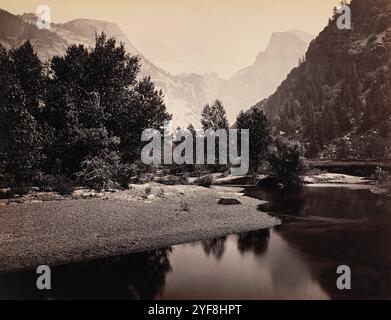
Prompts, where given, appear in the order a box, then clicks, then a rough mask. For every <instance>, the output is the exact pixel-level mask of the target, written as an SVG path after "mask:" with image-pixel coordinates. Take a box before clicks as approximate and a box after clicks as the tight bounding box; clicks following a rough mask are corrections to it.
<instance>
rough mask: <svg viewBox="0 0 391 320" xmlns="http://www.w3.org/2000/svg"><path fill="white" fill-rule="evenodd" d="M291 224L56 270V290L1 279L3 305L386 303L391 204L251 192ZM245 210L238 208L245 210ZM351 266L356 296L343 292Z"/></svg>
mask: <svg viewBox="0 0 391 320" xmlns="http://www.w3.org/2000/svg"><path fill="white" fill-rule="evenodd" d="M248 195H250V196H253V197H257V198H259V199H262V200H268V201H269V202H268V203H267V204H265V205H261V206H260V210H263V211H267V212H270V214H274V215H278V216H280V218H281V219H282V221H283V223H282V225H280V226H277V227H274V228H273V229H270V230H258V231H253V232H248V233H244V234H237V235H231V236H228V237H223V238H219V239H212V240H205V241H200V242H195V243H189V244H184V245H178V246H174V247H170V248H165V249H160V250H154V251H149V252H143V253H137V254H132V255H127V256H121V257H114V258H107V259H100V260H96V261H89V262H82V263H76V264H70V265H63V266H58V267H54V268H52V287H53V288H52V290H50V291H45V292H42V291H38V290H37V289H35V281H36V278H37V275H36V274H35V273H34V272H32V271H31V272H15V273H8V274H2V275H0V299H24V298H30V299H83V298H88V299H93V298H96V299H387V298H391V232H390V231H391V205H390V202H388V201H385V200H383V199H382V198H380V197H379V196H377V195H375V194H372V193H371V192H370V191H369V190H366V189H360V188H358V189H357V188H347V187H346V186H344V187H342V186H327V187H313V186H312V187H311V186H307V187H304V188H303V190H301V191H300V192H295V193H290V194H283V193H280V192H277V193H276V192H273V193H272V192H268V191H266V190H262V189H259V188H252V189H251V188H250V189H249V190H248ZM238 210H240V206H238ZM340 265H348V266H349V267H350V268H351V271H352V289H351V290H343V291H341V290H338V289H337V286H336V280H337V277H338V275H337V274H336V270H337V267H338V266H340Z"/></svg>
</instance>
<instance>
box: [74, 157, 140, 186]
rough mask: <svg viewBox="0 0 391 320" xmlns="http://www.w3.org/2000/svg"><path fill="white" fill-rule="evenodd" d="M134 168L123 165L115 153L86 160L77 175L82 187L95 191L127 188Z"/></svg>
mask: <svg viewBox="0 0 391 320" xmlns="http://www.w3.org/2000/svg"><path fill="white" fill-rule="evenodd" d="M134 172H135V168H134V167H133V166H131V165H128V164H123V163H122V162H121V160H120V158H119V156H118V155H117V154H116V153H115V152H111V153H108V154H106V155H103V156H98V157H94V158H91V159H86V160H84V161H83V162H82V164H81V171H80V172H79V173H78V174H77V176H78V179H79V181H80V183H82V185H84V186H86V187H88V188H90V189H94V190H96V191H98V192H99V191H101V190H108V189H112V188H117V187H122V188H128V185H129V182H130V180H131V178H132V175H133V174H134Z"/></svg>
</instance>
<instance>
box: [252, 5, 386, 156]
mask: <svg viewBox="0 0 391 320" xmlns="http://www.w3.org/2000/svg"><path fill="white" fill-rule="evenodd" d="M350 8H351V12H352V26H353V28H352V29H351V30H339V29H338V28H337V24H336V19H337V18H338V16H337V15H335V16H334V17H333V19H330V21H329V24H328V25H327V27H326V28H325V29H324V30H323V31H322V32H321V33H320V34H319V36H318V37H317V38H316V39H315V40H314V41H313V42H311V44H310V46H309V49H308V51H307V53H306V56H305V61H304V62H303V63H302V64H301V65H300V66H298V67H297V68H295V69H293V70H292V71H291V72H290V74H289V75H288V77H287V79H286V80H285V81H284V82H283V83H282V84H281V85H280V86H279V87H278V89H277V91H276V92H275V93H274V94H273V95H272V96H270V97H269V98H268V99H265V100H262V101H261V102H259V103H258V104H256V105H255V107H254V108H260V109H262V110H264V111H265V112H266V114H267V115H268V117H269V119H270V121H271V124H272V126H273V129H274V132H275V134H279V133H281V132H282V133H283V134H285V135H286V136H288V137H290V138H295V139H298V140H300V141H301V142H302V143H303V144H304V145H305V147H306V149H307V155H308V156H310V157H319V156H321V157H326V158H366V159H373V158H376V159H379V158H390V157H391V1H389V0H372V1H366V0H352V2H351V4H350Z"/></svg>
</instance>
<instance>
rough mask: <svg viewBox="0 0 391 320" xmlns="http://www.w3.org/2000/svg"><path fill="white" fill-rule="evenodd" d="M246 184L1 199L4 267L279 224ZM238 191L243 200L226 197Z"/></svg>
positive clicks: (143, 247) (92, 255) (25, 266)
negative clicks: (246, 191)
mask: <svg viewBox="0 0 391 320" xmlns="http://www.w3.org/2000/svg"><path fill="white" fill-rule="evenodd" d="M239 191H241V190H240V189H236V188H235V189H234V188H223V187H213V188H212V189H205V188H202V187H198V186H162V185H157V184H151V185H150V186H145V185H144V186H139V187H134V188H133V189H132V190H129V191H124V192H116V193H108V194H105V195H104V196H99V197H97V198H94V199H85V200H81V199H78V200H74V199H70V200H62V201H45V202H37V201H34V202H31V201H30V202H24V203H20V204H11V205H4V204H3V205H2V206H0V226H1V228H0V271H12V270H19V269H29V268H35V267H36V266H38V265H41V264H47V265H55V264H63V263H68V262H76V261H82V260H88V259H93V258H99V257H107V256H113V255H119V254H127V253H131V252H136V251H143V250H148V249H153V248H160V247H167V246H171V245H176V244H182V243H186V242H190V241H196V240H202V239H208V238H215V237H220V236H224V235H228V234H232V233H237V232H245V231H250V230H256V229H261V228H269V227H271V226H273V225H276V224H278V223H279V221H278V220H277V219H275V218H272V217H270V216H268V215H267V214H265V213H262V212H260V211H258V210H257V205H258V204H260V203H261V202H260V201H258V200H256V199H252V198H248V197H244V196H242V195H241V194H240V193H239ZM222 197H223V198H224V197H234V198H237V199H239V200H240V202H241V203H242V204H241V205H235V206H225V205H220V204H218V203H217V202H218V200H219V199H220V198H222Z"/></svg>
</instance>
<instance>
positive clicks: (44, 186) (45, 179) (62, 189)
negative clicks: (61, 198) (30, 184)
mask: <svg viewBox="0 0 391 320" xmlns="http://www.w3.org/2000/svg"><path fill="white" fill-rule="evenodd" d="M34 184H35V185H36V186H37V187H38V188H39V189H41V190H43V191H54V192H58V193H59V194H61V195H69V194H71V193H72V192H73V190H74V188H75V184H74V181H73V180H71V179H70V178H68V177H67V176H64V175H58V176H53V175H45V174H40V175H38V177H37V178H36V179H35V180H34Z"/></svg>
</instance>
